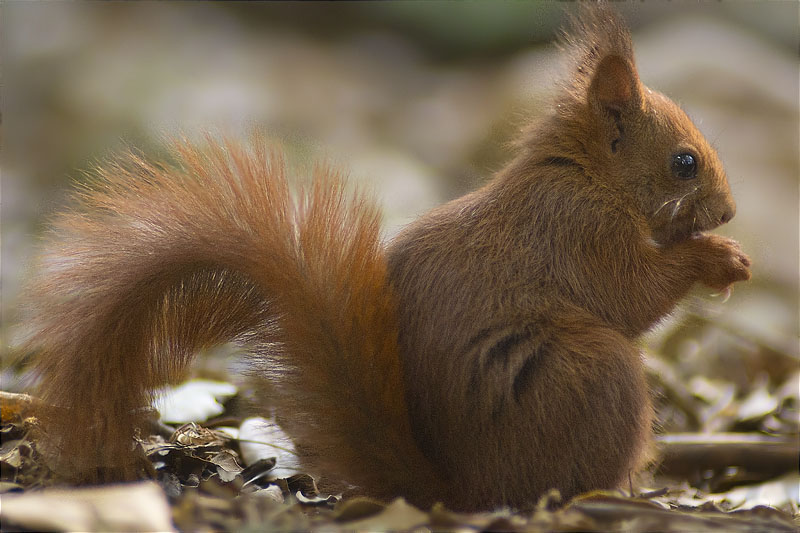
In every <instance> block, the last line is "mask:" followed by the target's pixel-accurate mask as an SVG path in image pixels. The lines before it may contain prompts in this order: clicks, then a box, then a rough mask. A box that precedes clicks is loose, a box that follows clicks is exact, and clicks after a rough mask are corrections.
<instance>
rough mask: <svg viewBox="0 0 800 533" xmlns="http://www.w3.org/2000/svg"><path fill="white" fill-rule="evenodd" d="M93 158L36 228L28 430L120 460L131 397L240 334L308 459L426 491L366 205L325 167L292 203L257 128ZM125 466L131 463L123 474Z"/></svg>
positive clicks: (88, 463)
mask: <svg viewBox="0 0 800 533" xmlns="http://www.w3.org/2000/svg"><path fill="white" fill-rule="evenodd" d="M173 155H174V160H175V162H174V163H171V164H168V165H161V164H155V163H153V162H150V161H148V160H146V159H144V158H142V157H140V156H138V155H135V154H133V153H129V154H127V155H125V156H123V157H121V158H118V159H116V160H114V161H112V162H109V163H106V164H103V165H101V166H100V167H99V168H97V169H96V170H95V171H94V172H93V173H92V176H91V180H90V182H89V183H88V184H87V185H86V186H85V187H84V188H83V189H82V190H81V191H79V193H78V194H77V197H78V198H77V202H76V203H77V205H76V209H75V210H73V211H71V212H68V213H65V214H63V215H61V216H60V218H58V219H57V220H56V222H55V224H54V230H53V235H52V236H51V239H50V240H49V244H48V245H47V246H46V247H45V254H44V256H43V265H42V269H41V271H40V272H39V274H38V277H37V278H36V280H35V282H34V284H33V286H32V288H31V290H30V293H31V300H30V301H31V304H32V305H31V307H32V311H33V313H32V317H33V318H32V322H31V324H32V326H33V333H32V335H31V338H30V342H29V344H30V347H31V348H32V349H34V350H36V351H37V356H36V357H37V358H36V366H37V370H38V372H39V374H40V375H41V388H40V396H41V399H42V400H44V402H45V403H46V404H49V405H53V406H56V408H55V409H54V410H53V411H52V413H49V414H48V415H47V416H46V417H45V422H46V427H47V429H48V431H50V432H51V433H52V434H53V435H54V437H55V440H54V442H57V443H58V445H59V446H60V447H61V453H62V454H63V456H64V457H65V458H67V459H69V460H70V461H71V462H72V463H73V464H74V466H76V468H77V471H79V472H81V473H82V475H87V474H88V475H89V477H95V478H96V477H97V476H98V474H97V472H98V471H102V469H100V470H98V468H99V467H105V466H111V467H113V469H112V472H119V469H120V468H124V467H125V464H128V463H127V461H128V460H129V459H130V450H131V436H132V434H133V431H134V427H135V426H136V425H137V424H138V423H139V421H138V420H137V415H136V413H137V410H140V408H141V407H143V406H146V405H148V404H149V402H150V400H151V394H152V391H153V390H154V389H155V388H157V387H159V386H161V385H163V384H164V383H166V382H170V381H174V380H176V379H177V378H178V377H179V376H180V375H181V374H182V373H183V371H184V370H185V368H186V366H187V365H188V364H189V363H190V361H191V360H192V357H193V354H194V353H195V352H196V351H197V350H199V349H201V348H203V347H206V346H211V345H214V344H219V343H222V342H227V341H231V340H232V341H235V342H240V343H242V344H244V345H246V346H248V347H249V350H251V352H252V355H253V360H254V362H255V366H254V374H255V375H256V376H257V377H258V378H259V379H263V380H265V381H266V383H265V385H266V386H265V389H267V390H269V392H270V397H269V398H268V401H269V404H270V405H272V406H274V407H275V408H276V411H277V413H278V414H279V416H280V418H281V419H282V421H283V422H284V424H285V429H286V430H287V432H288V433H289V434H290V435H291V436H292V437H293V438H294V439H295V440H296V442H297V443H298V448H299V449H300V450H301V452H302V457H301V458H302V459H304V460H305V462H306V466H307V467H308V468H312V469H316V470H321V471H324V472H325V473H326V474H328V475H330V476H331V477H333V478H334V479H336V478H338V479H341V480H342V481H344V482H347V483H350V484H353V485H356V486H358V487H360V488H361V489H362V490H363V491H364V492H367V493H370V494H374V495H376V496H383V497H388V496H392V495H406V496H411V497H412V499H414V500H418V501H424V500H428V499H429V498H428V496H427V495H426V493H430V494H436V493H437V491H438V490H440V488H439V480H438V478H437V476H436V473H435V472H434V470H433V469H432V468H431V467H430V465H429V464H428V463H427V462H426V460H425V459H424V457H423V456H422V454H421V453H420V452H419V450H418V448H417V446H416V444H415V442H414V439H413V437H412V433H411V428H410V423H409V419H408V413H407V410H406V405H405V400H404V387H403V382H402V371H401V367H400V360H399V356H398V347H397V331H398V329H397V328H398V327H397V319H396V316H395V314H396V313H395V308H394V299H393V297H392V293H391V290H390V288H389V285H388V283H387V270H386V260H385V258H384V253H383V250H382V247H381V244H380V239H379V212H378V209H377V208H376V206H375V205H374V204H373V203H372V202H370V201H369V200H368V199H367V198H366V197H365V196H363V195H358V194H352V195H351V194H348V193H346V191H345V190H344V187H343V184H342V180H341V178H340V176H339V175H338V174H337V173H336V172H335V171H333V170H331V169H330V168H326V167H319V168H318V169H316V170H315V179H314V182H313V185H311V186H310V188H309V190H307V191H306V192H300V193H299V194H298V199H297V201H293V200H292V195H291V192H290V188H289V185H288V183H287V179H286V176H285V166H284V162H283V160H282V157H281V155H280V154H279V153H278V152H275V151H271V150H269V149H268V148H267V147H266V145H265V144H264V143H263V142H259V143H256V144H255V145H254V146H253V147H251V148H243V147H241V146H240V145H237V144H236V143H232V142H223V143H221V144H214V143H213V142H211V143H209V144H208V146H207V147H204V148H203V149H198V148H195V147H193V146H191V145H190V144H188V143H186V142H177V143H176V144H175V146H174V154H173ZM123 474H124V475H128V476H130V475H131V472H123Z"/></svg>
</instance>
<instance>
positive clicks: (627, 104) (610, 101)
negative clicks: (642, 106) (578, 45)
mask: <svg viewBox="0 0 800 533" xmlns="http://www.w3.org/2000/svg"><path fill="white" fill-rule="evenodd" d="M588 97H589V101H590V102H592V103H593V104H595V105H599V106H600V107H601V108H603V109H606V110H609V111H615V112H621V111H623V110H624V109H627V108H632V107H636V106H638V104H639V102H640V101H641V92H640V89H639V77H638V75H637V74H636V70H635V69H634V67H633V65H631V63H630V62H629V61H628V60H626V59H624V58H622V57H620V56H618V55H609V56H606V57H604V58H603V59H601V60H600V62H599V63H598V65H597V68H596V69H595V72H594V76H593V77H592V82H591V85H590V86H589V93H588Z"/></svg>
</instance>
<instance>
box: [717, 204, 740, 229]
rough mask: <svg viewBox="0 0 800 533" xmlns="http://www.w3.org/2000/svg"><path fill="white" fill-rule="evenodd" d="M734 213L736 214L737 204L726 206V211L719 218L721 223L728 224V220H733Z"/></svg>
mask: <svg viewBox="0 0 800 533" xmlns="http://www.w3.org/2000/svg"><path fill="white" fill-rule="evenodd" d="M734 215H736V205H735V204H731V205H729V206H728V207H727V208H725V211H723V212H722V216H721V217H720V219H719V223H720V224H727V223H728V222H730V221H731V219H732V218H733V217H734Z"/></svg>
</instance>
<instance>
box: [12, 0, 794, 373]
mask: <svg viewBox="0 0 800 533" xmlns="http://www.w3.org/2000/svg"><path fill="white" fill-rule="evenodd" d="M571 7H572V6H571V5H570V4H563V3H550V2H459V3H454V2H390V3H369V2H367V3H360V2H359V3H347V2H344V3H313V2H311V3H235V2H234V3H151V2H144V3H127V2H126V3H113V2H112V3H67V2H13V1H12V2H3V5H2V42H0V46H1V47H2V55H3V57H2V59H3V86H2V91H3V92H2V105H3V117H2V120H3V131H2V190H1V191H0V192H1V193H2V264H1V266H2V279H1V280H0V281H1V282H2V330H1V331H0V333H2V335H3V339H4V342H3V344H4V345H8V343H9V342H11V341H12V340H13V334H12V333H13V328H12V327H11V326H12V325H13V324H15V323H16V322H17V321H18V320H19V313H18V308H17V301H18V297H19V294H20V290H21V289H20V287H21V281H22V280H23V278H24V272H25V268H26V265H27V264H28V263H29V261H30V257H31V251H32V250H33V249H34V242H35V238H36V236H37V235H38V234H39V232H40V231H41V229H42V227H43V224H44V221H45V220H46V218H47V216H48V215H49V214H51V213H52V212H53V211H55V210H56V209H58V208H59V206H62V205H63V204H64V202H65V199H66V191H67V190H68V189H69V183H70V181H71V180H80V179H81V178H82V176H81V171H82V170H83V169H87V168H89V167H90V166H91V165H92V163H93V161H95V160H97V159H101V158H103V157H106V156H108V155H109V154H111V153H113V152H114V151H117V150H120V149H121V148H122V147H124V146H125V145H133V146H136V147H138V148H139V149H141V150H143V151H144V152H146V153H149V154H154V155H158V154H159V153H161V152H162V151H163V139H164V138H165V137H168V136H169V135H175V134H177V133H183V134H186V135H188V136H189V137H194V136H199V135H200V134H201V133H202V132H204V131H207V130H210V131H212V132H218V133H224V134H227V135H233V136H241V137H242V138H247V136H248V135H249V134H250V133H252V132H253V131H261V132H266V133H268V134H269V135H270V136H273V137H275V138H277V139H280V140H281V141H282V142H283V144H284V145H285V146H286V147H287V150H288V151H289V152H290V153H291V154H292V159H293V160H294V161H295V162H296V163H297V164H298V168H303V167H304V166H305V165H306V163H307V162H308V161H311V160H314V159H319V158H327V159H332V160H334V161H335V162H337V163H338V164H340V165H341V166H343V167H344V168H347V169H348V170H349V172H350V174H351V175H352V176H353V178H354V179H356V180H363V181H365V182H368V183H369V184H370V186H371V187H373V188H374V189H375V190H376V191H377V192H378V194H379V195H380V197H381V199H382V201H383V203H384V207H385V213H386V234H387V236H391V234H392V233H393V232H394V231H396V229H397V228H398V227H399V226H400V225H401V224H403V223H404V222H406V221H408V220H410V219H411V218H413V217H414V216H415V215H417V214H419V213H421V212H424V211H425V210H427V209H429V208H430V207H432V206H434V205H437V204H439V203H441V202H444V201H446V200H448V199H450V198H452V197H455V196H457V195H460V194H463V193H464V192H466V191H467V190H469V189H471V188H474V187H476V186H477V185H479V184H480V183H481V182H482V181H484V180H485V179H487V178H488V177H489V176H490V175H491V173H492V172H493V171H494V170H496V169H498V168H500V167H501V166H502V165H503V162H504V161H506V160H507V159H508V158H509V157H510V155H511V153H512V152H511V150H512V149H511V148H510V143H509V141H511V140H513V138H514V135H515V132H516V131H517V130H518V129H519V127H520V126H522V125H523V124H525V122H526V121H527V120H529V119H531V118H535V117H536V116H537V115H538V114H541V113H543V112H544V110H545V109H546V106H547V99H548V96H549V95H550V94H551V92H552V90H553V89H552V87H553V82H554V81H555V80H557V79H558V77H559V75H560V73H561V70H560V63H559V56H558V53H557V50H556V47H555V46H554V45H553V38H554V37H555V35H556V33H557V29H558V27H559V26H560V25H561V24H562V23H563V21H564V10H565V9H570V8H571ZM618 7H619V9H620V11H621V12H622V13H623V14H624V16H625V18H626V19H627V20H628V21H629V23H630V25H631V26H632V29H633V32H634V41H635V46H636V54H637V59H638V64H639V70H640V75H641V77H642V79H643V80H644V82H645V83H647V84H648V85H650V86H652V87H655V88H658V89H659V90H661V91H662V92H665V93H666V94H668V95H669V96H671V97H672V98H673V99H675V100H676V101H678V102H679V103H681V104H682V105H683V106H684V107H685V108H686V109H687V111H688V112H689V114H690V115H691V116H692V117H693V118H694V119H695V120H696V122H697V123H698V125H699V127H700V129H701V130H702V131H703V132H704V133H705V134H706V135H707V136H708V137H709V139H710V140H711V141H712V142H713V144H714V145H715V146H716V147H717V148H718V150H719V152H720V155H721V157H722V160H723V161H724V162H725V164H726V168H727V170H728V173H729V178H730V182H731V186H732V188H733V191H734V195H735V197H736V199H737V201H738V207H739V209H738V214H737V216H736V218H735V220H734V221H733V222H732V223H731V224H729V225H728V226H726V227H724V228H721V230H720V232H721V233H724V234H727V235H731V236H733V237H735V238H736V239H738V240H740V241H741V242H742V243H743V246H744V248H745V250H747V252H748V253H749V254H750V255H751V256H752V258H753V261H754V280H753V282H752V283H750V284H749V285H747V286H742V287H737V289H736V292H735V294H734V295H733V297H732V299H731V300H730V301H729V302H727V303H726V304H725V305H724V306H723V305H712V307H713V311H712V313H711V316H712V320H713V323H714V324H715V328H714V330H713V331H714V332H715V333H714V334H713V335H709V334H708V333H707V330H705V329H702V330H700V329H695V330H691V329H690V330H689V334H690V335H691V334H694V337H690V338H691V342H690V343H689V345H686V344H687V342H689V341H686V342H683V344H681V346H682V348H680V349H676V350H677V351H676V353H678V354H679V355H680V356H682V357H690V356H691V354H692V353H695V354H696V353H702V354H703V360H702V361H701V360H699V359H700V358H695V360H694V361H693V364H695V367H694V368H695V371H696V372H706V373H708V374H710V375H714V374H717V375H718V374H719V373H722V374H724V375H725V377H726V378H727V379H731V380H733V381H734V382H736V383H739V384H740V385H741V386H744V385H746V383H747V382H748V381H749V380H753V379H755V376H758V375H763V374H764V373H766V375H768V376H769V377H770V378H771V379H772V380H774V381H776V382H782V381H783V379H782V376H785V375H787V374H788V373H791V372H794V371H795V370H796V368H797V366H798V348H797V343H798V255H799V252H798V222H799V219H798V200H799V199H798V175H799V174H800V172H799V169H798V160H799V158H798V146H799V143H800V137H799V133H798V132H799V130H798V115H799V111H798V94H800V93H799V91H798V79H800V70H799V68H798V64H799V63H798V15H799V13H798V10H799V9H800V8H799V7H798V4H797V3H795V2H766V3H764V2H754V3H738V2H736V3H727V2H726V3H721V2H709V3H703V2H700V3H697V2H686V3H684V2H654V1H649V2H630V3H626V2H622V3H619V4H618ZM713 303H714V301H713V299H712V304H713ZM716 303H719V302H716ZM692 305H693V304H691V303H690V305H689V308H690V311H689V312H690V313H694V312H695V311H696V309H692ZM704 309H707V307H704ZM704 316H705V315H704ZM667 329H669V328H667ZM681 338H686V337H683V336H682V337H681ZM665 339H667V340H665ZM669 339H672V337H668V335H667V333H663V332H662V333H656V334H655V335H654V336H653V338H652V339H651V341H650V342H651V343H652V346H654V349H655V350H667V348H668V346H667V344H668V343H669V342H673V343H674V341H671V340H669ZM703 343H705V345H704V344H703ZM726 343H727V344H726ZM679 344H680V343H679ZM708 345H713V346H715V348H714V350H712V352H709V351H708V350H705V351H700V352H698V349H697V347H698V346H708ZM731 345H735V350H733V351H731V350H730V349H728V348H724V347H725V346H728V347H730V346H731ZM687 346H688V347H687ZM719 346H722V347H723V348H720V347H719ZM692 347H694V348H692ZM692 350H694V351H692ZM731 353H735V354H736V355H735V360H734V361H730V360H729V359H726V357H733V356H730V354H731ZM687 354H688V355H687ZM726 354H727V355H726ZM706 359H709V360H706ZM721 362H722V363H726V364H721ZM730 362H733V363H735V364H727V363H730ZM4 385H5V384H4Z"/></svg>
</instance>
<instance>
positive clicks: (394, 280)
mask: <svg viewBox="0 0 800 533" xmlns="http://www.w3.org/2000/svg"><path fill="white" fill-rule="evenodd" d="M564 45H565V48H566V50H567V53H568V54H569V57H571V58H572V61H573V63H572V70H571V72H570V75H569V76H568V78H567V80H566V81H565V83H564V84H563V85H562V87H561V93H560V95H559V96H558V98H556V100H555V103H554V107H553V112H552V113H551V114H550V115H548V116H547V117H546V118H544V119H543V120H541V121H540V122H538V123H536V124H534V125H532V126H531V127H530V128H529V129H528V131H527V132H526V133H525V134H524V135H523V137H522V140H521V141H520V143H519V153H518V155H517V156H516V157H515V158H514V159H513V160H512V161H511V162H510V163H509V164H508V165H507V166H506V168H504V169H503V170H501V171H500V172H499V173H498V174H497V175H496V176H495V177H494V178H493V179H492V180H491V181H490V182H489V183H488V184H487V185H485V186H484V187H483V188H481V189H479V190H477V191H475V192H473V193H470V194H468V195H466V196H464V197H462V198H459V199H457V200H454V201H452V202H450V203H448V204H446V205H444V206H441V207H439V208H437V209H434V210H433V211H431V212H430V213H428V214H426V215H424V216H422V217H421V218H420V219H418V220H417V221H416V222H414V223H412V224H410V225H409V226H408V227H406V228H405V229H404V230H403V231H402V232H401V233H400V234H399V235H398V236H397V237H396V238H395V239H394V240H393V241H392V242H391V243H389V244H388V246H387V248H386V249H384V248H383V246H382V244H381V242H380V238H379V215H378V213H379V211H378V209H377V207H376V206H375V204H374V202H372V201H370V199H369V198H368V197H366V196H364V195H360V194H350V193H348V192H346V188H345V187H344V185H343V182H342V179H341V178H340V176H339V175H338V174H337V173H336V172H335V171H333V170H332V169H330V168H325V167H320V168H318V169H317V171H316V176H315V181H314V184H313V185H312V186H311V187H310V189H309V190H307V191H305V192H301V193H300V194H299V198H300V199H299V200H298V201H296V202H295V201H293V200H292V195H291V194H290V193H289V185H288V180H287V178H286V176H285V172H284V164H283V162H282V159H281V156H280V155H279V154H278V153H277V152H274V151H270V150H268V149H267V148H266V147H265V146H264V143H263V142H258V143H255V144H254V146H253V147H251V148H249V149H248V148H243V147H241V146H238V145H237V144H236V143H232V142H224V143H222V144H221V145H220V144H215V143H214V142H213V141H211V142H209V143H208V146H207V147H205V148H196V147H193V146H190V145H189V144H187V143H183V142H179V143H176V145H175V161H176V163H175V164H174V165H160V164H156V163H153V162H149V161H147V160H145V159H144V158H141V157H139V156H136V155H134V154H128V155H127V156H123V157H120V158H119V159H117V160H116V161H114V162H111V163H108V164H106V165H104V166H102V167H101V168H100V169H98V170H97V172H96V176H95V179H94V180H93V182H92V183H90V184H89V185H88V186H87V187H86V188H85V189H84V190H83V191H81V192H80V194H79V197H78V199H77V206H76V209H75V210H74V211H72V212H68V213H64V214H62V215H61V216H60V218H59V219H58V220H57V221H56V222H55V224H54V232H53V235H52V238H51V239H50V241H49V244H48V246H47V247H46V251H45V254H44V255H43V261H42V269H41V271H40V272H39V273H38V274H37V277H36V278H35V280H34V283H33V284H32V286H31V291H30V302H29V304H30V308H31V311H32V314H31V316H32V318H31V326H32V333H31V335H30V339H29V341H28V345H29V347H30V348H31V349H32V350H35V351H36V354H37V355H36V370H37V372H38V373H39V375H40V376H41V386H40V391H39V392H40V395H41V397H42V399H43V400H44V401H45V403H46V404H48V405H51V406H53V407H52V408H51V409H50V410H48V411H47V412H44V413H42V416H43V421H44V423H45V427H46V428H47V429H48V430H49V432H50V434H51V435H52V437H53V441H54V443H55V444H56V445H58V446H59V447H60V449H61V457H62V462H63V465H64V468H65V470H66V469H67V467H68V468H69V471H70V472H72V477H73V478H74V479H76V480H84V481H85V480H88V481H98V480H101V481H102V480H106V479H119V478H131V477H135V476H136V475H137V472H136V471H135V468H134V466H132V465H133V464H134V462H133V459H134V458H133V456H132V453H131V438H132V436H133V433H134V431H135V428H136V427H137V425H139V424H140V423H141V420H140V419H139V415H138V414H137V413H140V412H141V407H143V406H146V405H148V403H149V401H150V396H151V394H152V391H153V390H154V389H155V388H157V387H159V386H160V385H162V384H164V383H167V382H170V381H174V380H175V379H177V378H178V377H179V376H180V375H181V374H182V373H183V372H184V371H185V369H186V367H187V366H188V365H189V364H190V362H191V360H192V358H193V355H194V353H195V352H196V351H197V350H198V349H200V348H202V347H205V346H211V345H214V344H218V343H222V342H227V341H233V342H237V343H239V344H241V345H243V346H245V347H246V348H247V351H248V357H249V360H250V362H251V364H252V372H251V374H252V376H253V377H254V379H255V380H256V382H257V384H258V385H257V388H256V390H257V392H258V393H260V394H262V395H263V398H264V404H265V405H269V406H270V408H274V409H275V411H276V412H277V413H278V416H279V418H280V420H281V423H282V425H283V426H284V429H285V430H286V432H287V433H288V434H289V435H290V436H291V437H292V438H293V439H294V440H295V442H296V444H297V448H298V450H299V451H300V453H301V457H300V459H301V461H303V462H304V465H305V467H306V468H308V469H309V470H311V471H313V472H317V473H323V474H324V475H325V477H326V479H328V480H332V482H337V481H338V482H340V483H341V485H340V486H342V487H347V486H355V487H357V489H356V490H358V491H360V492H363V493H366V494H370V495H373V496H377V497H382V498H391V497H393V496H405V497H406V498H407V499H409V500H411V501H412V502H414V503H417V504H420V505H430V504H432V503H433V502H436V501H443V502H444V503H445V504H447V505H448V506H449V507H451V508H454V509H459V510H462V509H463V510H475V509H490V508H492V507H497V506H501V505H509V506H513V507H518V508H530V507H532V506H533V505H534V504H535V503H536V501H537V499H538V498H539V497H540V496H541V495H542V494H544V493H545V492H546V491H547V490H548V489H551V488H556V489H558V490H560V491H561V493H562V495H563V496H564V497H565V498H569V497H571V496H574V495H575V494H578V493H580V492H583V491H587V490H592V489H603V488H613V487H616V486H618V485H620V484H621V483H622V482H623V481H626V480H627V479H628V478H629V475H630V474H631V473H632V472H635V471H636V470H637V469H638V468H640V467H641V465H642V463H643V461H644V460H645V458H646V457H647V454H648V442H649V439H650V433H651V429H650V428H651V420H652V408H651V405H650V401H649V398H648V392H647V387H646V383H645V378H644V371H643V366H642V363H641V360H640V358H641V356H640V353H639V350H638V348H637V346H636V339H637V337H638V336H639V335H640V334H642V333H643V332H644V331H646V330H647V329H648V328H650V327H651V326H652V325H653V324H654V323H656V322H657V321H658V320H660V319H661V318H663V317H664V316H665V315H666V314H668V313H669V312H670V311H671V310H672V309H673V307H674V306H675V304H676V303H677V301H678V300H679V299H680V298H681V297H683V296H684V295H685V294H686V292H687V291H688V290H689V288H690V287H691V286H692V285H693V284H694V283H696V282H700V283H703V284H705V285H708V286H710V287H713V288H715V289H724V288H725V287H728V286H729V285H730V284H732V283H734V282H736V281H741V280H746V279H748V278H749V276H750V273H749V259H748V258H747V256H746V255H744V254H743V253H742V252H741V250H740V249H739V246H738V244H736V243H735V242H734V241H732V240H730V239H726V238H723V237H719V236H715V235H711V234H708V233H706V232H707V231H709V230H711V229H713V228H715V227H717V226H718V225H720V224H722V223H725V222H727V221H728V220H730V218H731V217H732V216H733V213H734V210H735V207H734V203H733V200H732V197H731V194H730V190H729V188H728V184H727V179H726V176H725V173H724V171H723V169H722V165H721V164H720V162H719V160H718V158H717V155H716V153H715V152H714V150H713V149H712V148H711V147H710V146H709V144H708V143H707V142H706V140H705V139H704V138H703V136H702V135H701V134H700V133H699V132H698V131H697V129H696V128H695V126H694V125H693V124H692V122H691V121H690V119H689V118H688V117H687V116H686V115H685V114H684V113H683V111H681V110H680V108H679V107H678V106H676V105H675V104H674V103H673V102H671V101H670V100H669V99H668V98H666V97H665V96H663V95H661V94H659V93H656V92H654V91H651V90H650V89H648V88H647V87H645V86H644V85H643V84H642V83H641V81H640V80H639V78H638V75H637V72H636V66H635V63H634V58H633V52H632V45H631V40H630V35H629V33H628V30H627V29H626V28H625V26H624V25H623V24H622V22H621V21H620V20H619V18H618V17H617V16H616V15H615V14H614V13H613V12H612V11H611V10H610V9H609V8H608V7H606V6H603V5H601V6H592V7H585V8H583V9H582V10H581V12H580V14H579V16H578V17H576V19H575V20H574V21H573V30H572V31H571V32H570V33H569V34H568V35H567V36H566V38H565V39H564ZM76 427H80V428H81V431H75V428H76ZM84 428H85V429H84Z"/></svg>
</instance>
